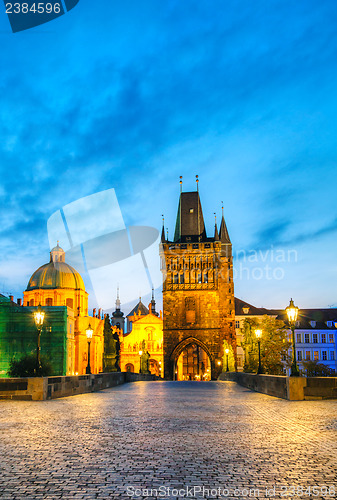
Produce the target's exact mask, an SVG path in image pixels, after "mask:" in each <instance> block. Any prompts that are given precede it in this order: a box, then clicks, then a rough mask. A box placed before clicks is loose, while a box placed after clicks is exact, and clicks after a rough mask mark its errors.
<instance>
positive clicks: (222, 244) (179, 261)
mask: <svg viewBox="0 0 337 500" xmlns="http://www.w3.org/2000/svg"><path fill="white" fill-rule="evenodd" d="M160 253H161V270H162V272H163V278H164V279H163V281H164V284H163V318H164V324H163V349H164V365H165V378H169V379H177V380H191V379H193V380H199V379H203V380H207V379H209V378H212V379H216V378H217V377H218V376H219V374H220V373H221V371H222V369H223V362H224V350H225V349H226V348H228V349H229V350H230V353H231V355H232V359H233V361H234V363H233V365H234V366H233V368H235V367H236V336H235V307H234V284H233V262H232V245H231V241H230V238H229V235H228V231H227V227H226V223H225V220H224V217H223V216H222V220H221V226H220V232H218V229H217V225H216V223H215V229H214V236H213V237H207V235H206V228H205V224H204V219H203V214H202V207H201V202H200V197H199V192H198V190H197V191H195V192H181V194H180V200H179V206H178V214H177V221H176V229H175V235H174V238H173V240H172V241H169V240H168V239H167V238H166V237H165V232H164V227H163V231H162V244H161V252H160ZM181 357H182V359H180V358H181Z"/></svg>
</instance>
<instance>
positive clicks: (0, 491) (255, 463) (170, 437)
mask: <svg viewBox="0 0 337 500" xmlns="http://www.w3.org/2000/svg"><path fill="white" fill-rule="evenodd" d="M0 436H1V440H0V468H1V476H0V498H1V500H5V499H26V498H29V499H35V498H36V499H37V498H43V499H57V498H86V499H91V498H92V499H94V498H121V499H127V498H153V499H155V498H163V499H168V498H170V499H177V498H179V499H183V498H194V499H201V498H207V499H211V498H240V499H242V498H257V497H259V498H281V494H283V495H284V497H285V498H320V499H323V498H324V499H327V498H335V497H336V495H335V494H334V488H336V491H337V484H336V464H337V401H303V402H289V401H284V400H280V399H277V398H273V397H269V396H266V395H263V394H258V393H254V392H251V391H249V390H248V389H245V388H243V387H240V386H237V385H236V384H235V383H233V382H137V383H132V384H126V385H124V386H120V387H116V388H114V389H109V390H106V391H102V392H100V393H92V394H84V395H80V396H74V397H69V398H63V399H58V400H54V401H45V402H24V401H2V402H1V403H0ZM274 487H275V490H274ZM314 487H315V488H314ZM169 488H170V490H169ZM203 488H204V489H203ZM219 488H220V489H219ZM292 488H294V489H292ZM301 488H303V489H301ZM325 488H326V489H325ZM329 488H330V490H329ZM151 489H152V492H151V491H150V490H151ZM266 489H267V490H268V491H266ZM146 490H147V491H146ZM155 490H157V492H156V491H155ZM177 490H180V491H177ZM207 490H208V491H207ZM301 493H302V494H301ZM129 495H130V496H129ZM131 495H133V496H131Z"/></svg>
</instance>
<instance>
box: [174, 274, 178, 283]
mask: <svg viewBox="0 0 337 500" xmlns="http://www.w3.org/2000/svg"><path fill="white" fill-rule="evenodd" d="M178 280H179V275H178V274H174V275H173V283H174V284H176V285H177V284H178V283H179V281H178Z"/></svg>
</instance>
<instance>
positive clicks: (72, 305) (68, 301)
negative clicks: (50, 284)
mask: <svg viewBox="0 0 337 500" xmlns="http://www.w3.org/2000/svg"><path fill="white" fill-rule="evenodd" d="M66 306H67V307H69V309H74V301H73V299H67V300H66Z"/></svg>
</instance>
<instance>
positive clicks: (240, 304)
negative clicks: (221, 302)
mask: <svg viewBox="0 0 337 500" xmlns="http://www.w3.org/2000/svg"><path fill="white" fill-rule="evenodd" d="M265 314H268V315H276V314H277V313H275V312H272V311H270V310H268V309H265V308H264V307H255V306H252V305H251V304H249V303H248V302H245V301H244V300H241V299H238V298H237V297H235V315H236V316H251V315H253V316H263V315H265Z"/></svg>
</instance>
